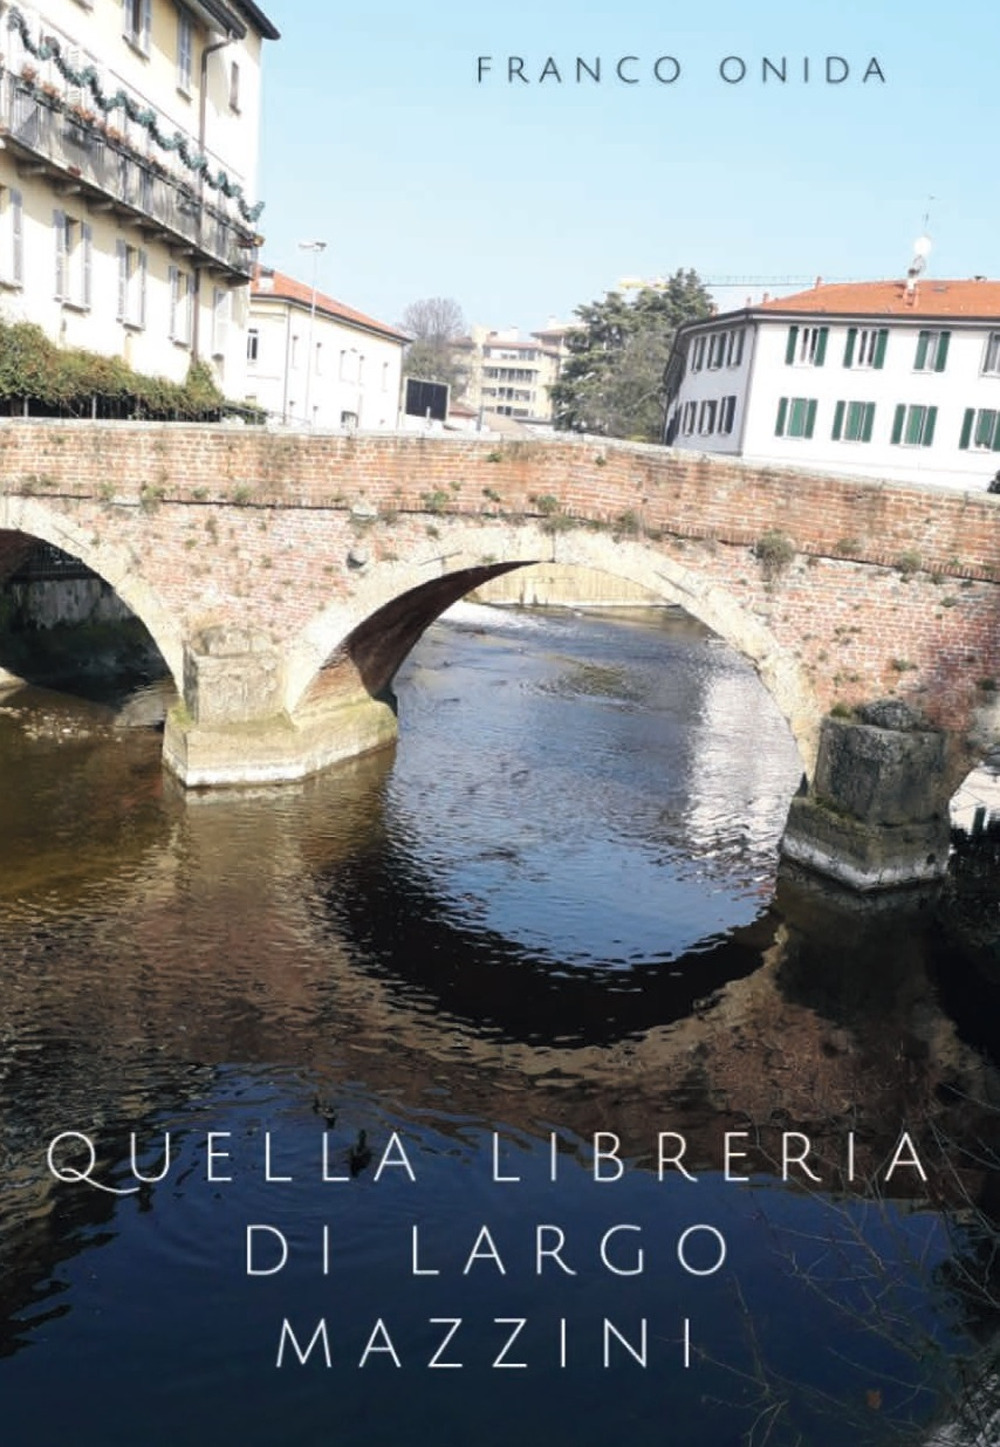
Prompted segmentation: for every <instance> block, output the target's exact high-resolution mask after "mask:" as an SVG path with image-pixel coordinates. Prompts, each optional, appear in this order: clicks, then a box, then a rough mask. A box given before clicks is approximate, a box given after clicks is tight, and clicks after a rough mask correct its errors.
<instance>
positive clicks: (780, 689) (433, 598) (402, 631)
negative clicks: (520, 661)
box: [288, 522, 822, 778]
mask: <svg viewBox="0 0 1000 1447" xmlns="http://www.w3.org/2000/svg"><path fill="white" fill-rule="evenodd" d="M436 532H437V537H436V538H435V541H434V547H433V549H428V550H427V553H428V556H426V557H425V558H424V559H423V560H420V559H418V560H417V561H415V562H402V561H400V562H396V563H388V564H380V565H379V566H378V567H377V568H375V569H373V571H372V573H371V575H370V576H367V577H365V578H363V579H360V580H359V586H358V587H357V589H356V590H355V593H354V597H353V599H352V605H351V607H350V608H348V607H346V606H345V605H344V604H343V603H340V602H338V603H334V604H331V605H330V606H329V607H327V608H326V609H324V610H323V611H322V612H321V613H320V614H319V615H317V617H315V618H314V619H313V620H312V622H311V623H310V625H309V626H308V627H307V629H306V630H305V632H304V633H303V635H302V637H301V639H300V640H299V642H298V644H297V645H296V646H295V647H294V648H293V649H292V651H291V654H290V658H289V668H288V689H289V697H288V703H289V708H290V711H292V712H293V713H294V710H295V709H297V708H300V707H302V708H306V709H308V706H309V704H310V702H311V701H312V700H313V699H315V698H316V697H318V696H319V695H320V694H321V693H322V692H324V691H325V690H324V683H325V682H326V681H327V680H328V678H329V676H330V675H331V674H333V673H336V672H338V671H339V672H340V673H341V675H343V673H344V672H345V671H346V672H347V673H348V674H353V677H354V680H355V682H356V684H357V685H359V686H363V687H364V688H365V689H366V690H367V691H368V692H369V693H370V694H375V693H377V692H379V691H380V690H382V689H384V688H385V687H387V686H388V684H389V683H390V681H391V678H392V676H393V674H394V673H395V672H396V669H397V668H398V667H399V665H400V664H401V663H402V661H403V659H404V658H405V657H406V655H407V653H408V652H409V651H410V649H411V648H412V647H413V645H414V644H415V643H416V642H417V640H418V638H419V637H420V635H421V634H422V633H423V632H424V630H425V629H426V628H427V627H428V625H429V624H430V623H431V622H433V621H434V619H435V618H436V617H438V616H439V615H440V614H441V613H442V612H443V611H444V610H445V609H446V608H447V607H449V606H450V605H451V604H452V603H453V602H455V601H457V599H459V598H461V597H463V596H464V595H465V594H466V593H468V592H469V591H471V590H472V589H473V588H475V587H477V586H480V585H481V584H482V583H485V582H486V581H488V579H489V578H492V577H496V576H498V575H499V574H500V573H503V572H508V571H511V570H512V569H514V568H518V567H524V566H527V565H529V564H531V563H537V562H557V563H560V564H569V565H574V566H579V567H585V568H589V569H594V570H596V571H599V572H604V573H610V574H612V575H613V576H616V577H619V578H622V579H624V580H626V581H629V582H632V583H636V584H638V585H639V586H641V587H643V588H645V589H646V590H647V591H648V592H650V593H652V594H653V595H655V596H657V597H659V598H661V599H662V600H663V601H664V602H667V603H674V604H677V605H679V606H680V607H681V608H683V609H684V611H685V612H686V613H688V614H690V616H691V617H693V618H696V619H697V620H698V621H699V622H701V623H703V624H705V626H706V627H708V628H710V629H711V631H712V632H713V633H715V634H716V635H717V636H718V637H720V638H721V639H723V641H724V642H726V643H728V644H729V645H730V647H732V648H733V649H734V650H735V651H736V652H737V653H739V654H740V655H742V656H743V657H744V658H746V659H747V660H748V661H749V662H750V663H751V664H752V665H753V667H754V669H755V670H756V672H757V674H758V677H759V678H760V679H761V681H762V683H763V684H764V687H765V688H766V689H767V690H768V692H769V693H770V694H771V695H772V696H773V698H774V700H775V702H776V703H777V705H778V708H779V710H780V712H781V713H782V715H783V716H784V718H785V719H786V721H787V723H788V725H789V728H790V729H791V732H792V735H793V737H794V739H795V742H796V744H797V746H798V749H799V753H800V755H801V757H802V762H803V766H804V769H805V772H806V774H807V775H808V777H810V778H811V777H812V774H813V771H814V768H815V763H816V756H817V751H818V747H819V729H820V722H821V719H822V709H821V707H820V705H819V702H818V700H817V699H816V697H815V694H814V692H813V690H812V688H811V686H810V684H809V680H808V678H807V676H806V674H805V671H804V670H803V668H802V667H801V665H800V664H799V662H798V660H797V659H796V658H795V657H794V655H793V654H792V653H791V652H790V651H789V649H788V648H787V647H785V646H783V645H782V644H781V643H779V641H778V640H777V638H776V637H775V636H774V634H773V633H772V632H771V630H770V629H769V628H768V627H767V625H766V624H765V623H764V622H763V621H762V620H761V619H760V618H759V617H756V616H755V615H754V614H753V613H752V612H751V611H750V610H749V609H748V608H747V607H746V606H745V604H744V603H743V602H742V601H741V600H740V599H739V598H738V597H737V596H736V595H735V594H734V593H733V592H731V591H729V590H727V589H725V588H723V587H721V586H720V585H719V584H718V582H716V581H715V580H714V579H709V578H706V577H705V576H703V575H699V573H698V572H697V570H696V569H695V568H690V567H686V566H682V565H680V564H678V563H677V562H676V561H674V560H672V559H670V558H667V557H665V556H664V554H663V553H662V552H661V551H658V550H657V549H655V548H654V547H653V546H651V545H649V544H647V543H645V542H643V541H641V540H627V539H612V538H609V537H608V536H607V535H601V534H595V533H591V532H588V531H586V530H585V529H582V528H581V529H574V530H573V531H571V532H567V533H561V534H559V535H558V536H557V537H554V536H552V535H549V534H547V533H546V532H545V531H544V530H543V529H542V528H540V527H539V526H537V525H534V524H522V525H519V526H511V525H510V524H509V523H505V524H503V525H502V527H499V528H498V527H497V525H495V524H490V523H483V524H479V525H475V524H468V523H459V522H456V523H448V524H444V525H442V526H441V527H440V528H438V529H436ZM498 545H499V548H498ZM501 559H502V560H501Z"/></svg>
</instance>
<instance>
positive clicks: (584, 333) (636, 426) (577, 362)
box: [552, 270, 712, 442]
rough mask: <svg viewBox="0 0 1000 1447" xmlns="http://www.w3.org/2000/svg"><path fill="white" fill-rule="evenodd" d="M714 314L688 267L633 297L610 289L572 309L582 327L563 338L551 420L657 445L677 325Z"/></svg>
mask: <svg viewBox="0 0 1000 1447" xmlns="http://www.w3.org/2000/svg"><path fill="white" fill-rule="evenodd" d="M711 311H712V299H711V297H710V296H709V294H708V292H707V291H706V290H705V288H704V286H703V285H702V283H701V281H700V280H699V278H698V274H697V272H694V271H690V270H689V271H680V270H678V271H676V272H675V273H674V275H673V276H672V277H670V278H669V280H668V281H667V282H665V283H664V284H663V285H657V286H644V287H643V288H642V289H641V290H640V291H639V292H638V293H637V294H636V296H635V298H634V299H633V300H629V299H627V298H626V297H624V296H622V294H621V293H620V292H617V291H612V292H609V293H608V294H607V296H606V297H605V298H604V300H603V301H595V302H591V303H590V304H589V305H583V306H579V307H577V309H576V312H575V315H576V316H577V317H579V319H580V325H579V327H578V328H574V330H573V331H571V332H570V333H568V335H567V337H566V345H567V348H568V350H569V353H570V355H569V358H568V359H567V360H566V361H564V362H563V366H562V371H561V372H560V374H559V380H558V382H557V383H556V384H555V386H554V387H553V388H552V403H553V412H554V420H555V425H556V426H557V427H560V428H564V429H567V430H570V431H574V432H596V433H599V434H600V435H601V436H604V437H628V438H632V439H633V440H635V441H639V442H658V441H659V440H660V438H661V436H662V431H663V399H664V384H663V373H664V369H665V367H666V365H667V358H668V357H669V355H670V349H671V346H672V345H673V340H674V336H675V334H676V332H677V328H678V327H679V326H680V325H681V323H682V322H687V321H694V320H696V319H697V318H699V317H706V316H709V315H710V314H711Z"/></svg>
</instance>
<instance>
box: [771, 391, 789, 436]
mask: <svg viewBox="0 0 1000 1447" xmlns="http://www.w3.org/2000/svg"><path fill="white" fill-rule="evenodd" d="M787 416H788V398H787V397H782V398H781V400H780V402H779V403H778V421H777V424H776V425H775V429H774V435H775V437H784V435H785V418H786V417H787Z"/></svg>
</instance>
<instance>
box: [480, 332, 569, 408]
mask: <svg viewBox="0 0 1000 1447" xmlns="http://www.w3.org/2000/svg"><path fill="white" fill-rule="evenodd" d="M568 330H569V328H568V327H562V326H559V325H557V324H556V323H555V322H554V321H553V322H550V323H549V325H548V327H547V328H545V329H544V330H541V331H537V332H532V333H531V335H530V336H528V337H522V336H521V334H520V332H519V331H518V329H517V328H516V327H510V328H508V329H507V330H506V331H500V332H497V331H490V330H489V329H488V328H487V327H482V326H476V327H473V328H472V330H471V332H470V333H469V335H468V336H467V337H463V338H462V340H461V341H460V342H458V343H457V344H456V348H455V354H456V360H457V361H458V362H459V364H460V366H461V367H462V369H463V372H464V374H465V385H464V389H463V391H462V393H461V399H462V401H463V402H464V403H465V404H466V405H467V406H469V407H473V408H475V409H476V411H477V412H478V413H480V414H482V415H483V416H487V415H489V414H490V413H492V414H493V415H494V416H498V417H513V418H516V419H518V420H520V421H524V422H549V421H551V419H552V399H551V397H550V395H549V388H550V387H551V386H552V384H553V383H554V382H555V381H556V380H557V378H558V376H559V367H560V364H561V361H562V358H563V356H564V354H565V335H566V332H567V331H568Z"/></svg>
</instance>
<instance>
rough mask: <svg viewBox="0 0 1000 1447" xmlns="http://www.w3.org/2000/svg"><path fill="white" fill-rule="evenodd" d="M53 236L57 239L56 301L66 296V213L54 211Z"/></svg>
mask: <svg viewBox="0 0 1000 1447" xmlns="http://www.w3.org/2000/svg"><path fill="white" fill-rule="evenodd" d="M52 234H53V235H54V236H55V239H56V301H62V300H63V299H64V298H65V296H66V213H65V211H53V213H52Z"/></svg>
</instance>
